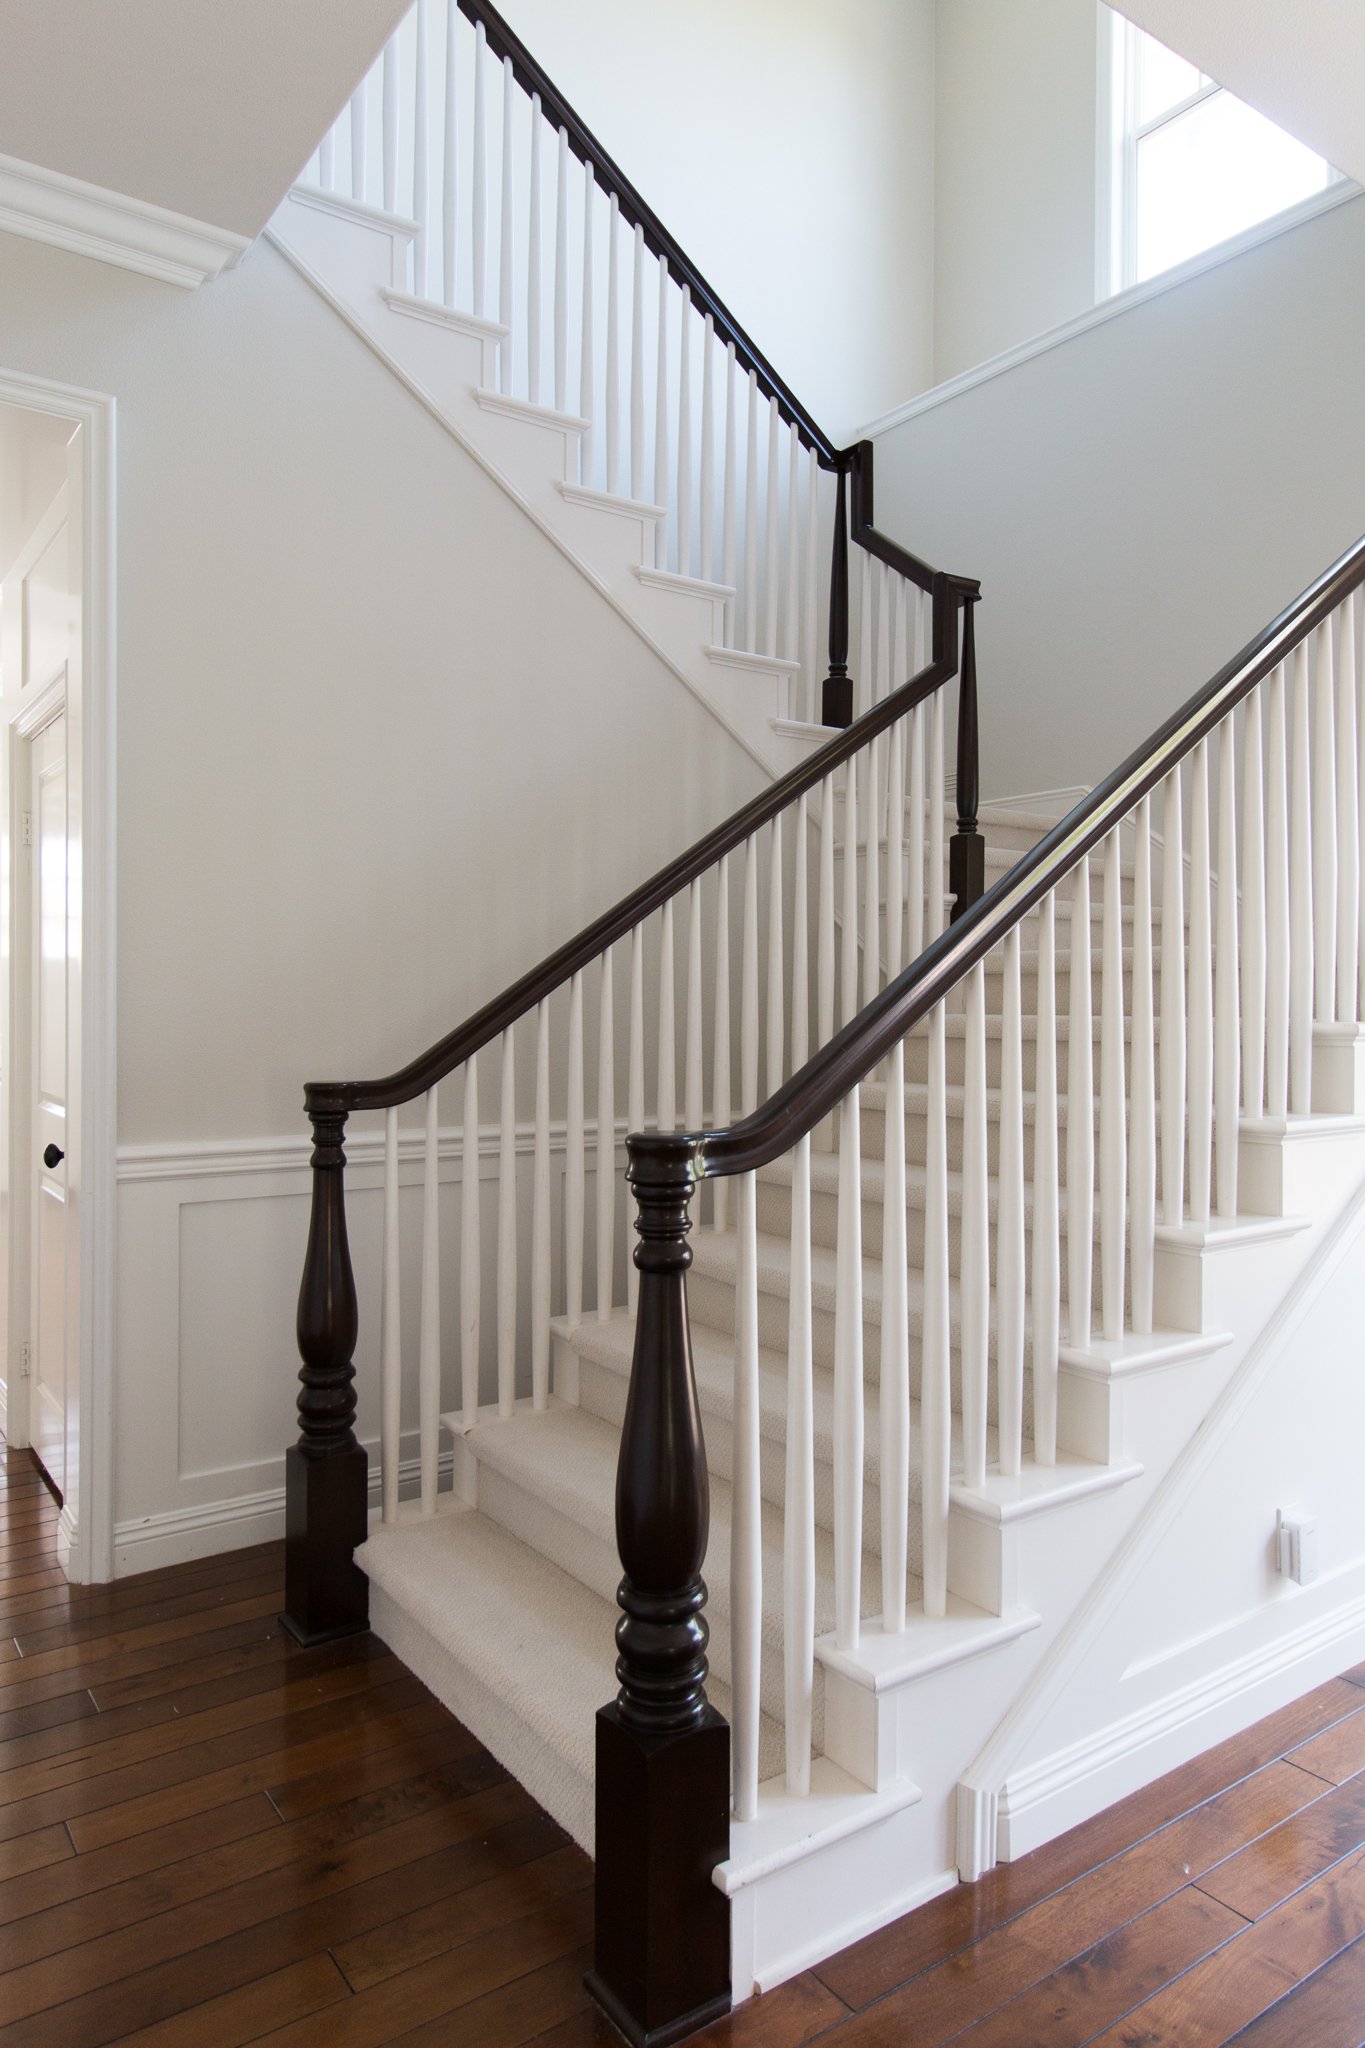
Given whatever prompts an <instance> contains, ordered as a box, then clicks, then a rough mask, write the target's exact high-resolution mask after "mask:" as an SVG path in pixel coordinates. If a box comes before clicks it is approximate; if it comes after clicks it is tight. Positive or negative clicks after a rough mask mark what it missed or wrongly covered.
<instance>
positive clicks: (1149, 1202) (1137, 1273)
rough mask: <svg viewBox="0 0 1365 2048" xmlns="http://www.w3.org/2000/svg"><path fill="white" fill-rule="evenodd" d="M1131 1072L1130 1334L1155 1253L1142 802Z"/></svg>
mask: <svg viewBox="0 0 1365 2048" xmlns="http://www.w3.org/2000/svg"><path fill="white" fill-rule="evenodd" d="M1134 827H1135V832H1136V841H1137V843H1136V848H1135V852H1134V859H1133V1001H1132V1014H1133V1072H1132V1079H1131V1083H1130V1097H1129V1110H1128V1116H1129V1137H1130V1144H1129V1155H1128V1202H1129V1210H1130V1214H1131V1225H1130V1228H1131V1234H1132V1266H1133V1278H1132V1289H1131V1291H1132V1300H1133V1310H1132V1314H1133V1328H1134V1330H1136V1331H1137V1332H1138V1333H1139V1335H1141V1336H1148V1335H1150V1333H1151V1328H1152V1283H1153V1266H1154V1260H1155V1251H1156V1058H1155V1050H1154V1046H1153V1032H1154V1026H1155V1015H1154V1008H1153V992H1152V804H1151V798H1150V797H1143V799H1142V801H1141V803H1140V804H1139V805H1138V807H1137V812H1136V815H1135V818H1134Z"/></svg>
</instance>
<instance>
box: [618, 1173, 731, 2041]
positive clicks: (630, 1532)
mask: <svg viewBox="0 0 1365 2048" xmlns="http://www.w3.org/2000/svg"><path fill="white" fill-rule="evenodd" d="M627 1149H628V1152H629V1157H630V1165H629V1169H628V1173H627V1178H628V1180H629V1183H630V1186H631V1188H632V1189H633V1191H634V1194H635V1199H636V1201H637V1203H638V1205H639V1215H638V1223H637V1228H638V1231H639V1242H638V1244H637V1246H636V1250H635V1265H636V1267H637V1269H638V1271H639V1275H640V1285H639V1304H638V1308H637V1312H636V1323H635V1352H634V1359H633V1362H632V1365H631V1377H630V1393H629V1396H628V1398H627V1402H626V1416H625V1423H624V1425H623V1428H622V1434H621V1453H620V1461H619V1464H618V1466H617V1478H616V1540H617V1547H618V1550H619V1552H620V1557H621V1565H622V1570H623V1576H622V1579H621V1584H620V1588H619V1590H618V1592H617V1595H616V1598H617V1603H618V1605H619V1606H620V1609H621V1619H620V1621H619V1622H618V1623H617V1625H616V1645H617V1650H618V1652H619V1655H618V1657H617V1660H616V1675H617V1677H618V1678H619V1680H620V1683H621V1689H620V1691H619V1693H618V1694H617V1696H616V1698H615V1700H614V1701H613V1702H612V1703H611V1705H610V1706H606V1707H603V1708H602V1709H601V1711H600V1712H599V1714H598V1716H597V1794H596V1797H597V1864H596V1886H597V1932H596V1954H595V1958H594V1966H593V1969H592V1970H591V1971H590V1973H589V1976H588V1987H589V1989H590V1990H591V1991H592V1993H593V1995H594V1997H596V1999H597V2000H598V2002H599V2003H600V2004H601V2005H602V2006H603V2007H604V2008H605V2010H606V2011H607V2013H608V2014H609V2015H610V2017H611V2018H612V2019H613V2020H614V2021H615V2023H616V2025H617V2026H618V2027H619V2028H620V2029H621V2031H622V2032H623V2033H624V2034H625V2035H626V2038H627V2039H628V2040H630V2041H632V2042H638V2043H644V2042H649V2043H651V2044H652V2043H663V2042H666V2041H674V2040H682V2039H683V2038H684V2036H685V2035H687V2034H689V2033H691V2032H692V2031H693V2030H694V2029H696V2028H697V2027H700V2026H702V2025H704V2024H705V2023H706V2022H707V2021H708V2020H710V2019H712V2018H713V2017H715V2016H716V2015H717V2014H720V2013H723V2012H728V2011H729V2008H730V1913H729V1905H728V1902H727V1901H726V1899H725V1898H724V1897H723V1895H722V1894H721V1893H720V1892H719V1891H717V1889H716V1887H715V1885H714V1884H713V1883H712V1880H711V1873H712V1871H713V1870H714V1869H715V1867H716V1865H717V1864H718V1863H721V1862H723V1861H724V1859H725V1858H726V1857H727V1856H728V1854H729V1849H730V1730H729V1726H728V1724H727V1723H726V1721H725V1720H724V1718H723V1717H722V1716H721V1715H720V1714H719V1713H717V1711H716V1709H715V1708H714V1707H713V1706H711V1705H710V1704H709V1702H708V1701H707V1697H706V1671H707V1664H706V1644H707V1627H706V1621H705V1618H704V1615H703V1609H704V1607H705V1605H706V1583H705V1581H704V1579H703V1578H702V1575H701V1574H702V1564H703V1561H704V1559H705V1556H706V1539H707V1525H708V1519H709V1511H710V1501H709V1487H708V1483H707V1472H706V1448H705V1444H704V1443H703V1440H702V1428H701V1414H700V1411H699V1409H698V1405H697V1389H696V1383H695V1380H694V1378H693V1371H692V1344H691V1338H690V1335H689V1332H688V1323H687V1293H686V1273H687V1268H688V1267H689V1266H690V1265H691V1263H692V1253H691V1251H690V1249H689V1247H688V1243H687V1235H688V1231H689V1230H690V1228H691V1218H690V1215H689V1208H690V1203H691V1198H692V1191H693V1188H694V1187H695V1185H696V1175H695V1170H694V1165H693V1157H692V1145H691V1141H690V1140H689V1139H687V1138H685V1137H682V1136H673V1135H672V1134H659V1135H650V1136H638V1135H637V1136H632V1137H630V1138H629V1139H628V1140H627Z"/></svg>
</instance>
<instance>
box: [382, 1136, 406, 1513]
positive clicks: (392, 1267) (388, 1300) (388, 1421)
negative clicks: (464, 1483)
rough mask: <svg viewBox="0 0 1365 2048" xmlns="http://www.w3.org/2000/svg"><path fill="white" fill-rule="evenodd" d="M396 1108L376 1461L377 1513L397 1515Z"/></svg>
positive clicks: (387, 1186) (388, 1154)
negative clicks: (378, 1486) (379, 1507)
mask: <svg viewBox="0 0 1365 2048" xmlns="http://www.w3.org/2000/svg"><path fill="white" fill-rule="evenodd" d="M401 1289H402V1276H401V1273H400V1270H399V1259H398V1111H397V1110H396V1109H389V1110H386V1111H385V1113H384V1287H383V1293H382V1296H381V1299H380V1310H379V1464H380V1499H381V1503H382V1506H381V1512H382V1514H383V1518H384V1520H385V1521H386V1522H396V1521H397V1520H398V1460H399V1456H400V1452H401V1442H402V1401H403V1345H402V1333H401V1329H400V1324H399V1300H400V1294H401Z"/></svg>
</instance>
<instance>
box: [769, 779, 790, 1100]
mask: <svg viewBox="0 0 1365 2048" xmlns="http://www.w3.org/2000/svg"><path fill="white" fill-rule="evenodd" d="M784 952H785V947H784V943H783V932H782V813H781V812H780V811H779V812H778V814H777V816H776V817H775V818H774V819H773V822H772V829H771V836H770V839H769V845H768V1005H767V1008H768V1015H767V1074H768V1093H769V1095H776V1093H777V1091H778V1089H779V1088H780V1087H781V1086H782V1082H783V1079H784V1078H785V1068H784V1061H785V1046H784V1043H783V1039H784V1026H785V1023H786V978H785V971H784V970H785V964H786V963H785V959H784Z"/></svg>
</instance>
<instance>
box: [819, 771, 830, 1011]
mask: <svg viewBox="0 0 1365 2048" xmlns="http://www.w3.org/2000/svg"><path fill="white" fill-rule="evenodd" d="M817 916H818V929H817V931H816V964H815V980H816V1008H815V1023H816V1031H817V1034H818V1035H817V1038H816V1043H817V1045H828V1044H829V1041H830V1040H831V1038H833V1036H834V776H833V774H829V775H827V776H826V777H825V779H824V781H823V783H822V784H821V785H820V900H819V906H818V911H817Z"/></svg>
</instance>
